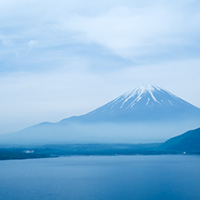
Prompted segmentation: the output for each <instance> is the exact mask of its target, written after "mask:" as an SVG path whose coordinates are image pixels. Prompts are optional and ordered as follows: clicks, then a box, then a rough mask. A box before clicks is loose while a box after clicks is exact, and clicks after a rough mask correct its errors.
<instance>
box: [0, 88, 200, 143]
mask: <svg viewBox="0 0 200 200" xmlns="http://www.w3.org/2000/svg"><path fill="white" fill-rule="evenodd" d="M199 125H200V109H199V108H197V107H195V106H193V105H192V104H190V103H188V102H186V101H184V100H183V99H181V98H179V97H177V96H175V95H174V94H172V93H170V92H168V91H167V90H164V89H162V88H160V87H157V86H140V87H138V88H136V89H135V90H133V91H130V92H127V93H124V94H122V95H121V96H119V97H117V98H116V99H114V100H112V101H111V102H109V103H107V104H105V105H104V106H101V107H99V108H97V109H95V110H93V111H91V112H89V113H87V114H85V115H81V116H73V117H70V118H66V119H63V120H61V121H59V122H57V123H48V122H45V123H41V124H38V125H35V126H32V127H29V128H26V129H24V130H22V131H19V132H16V133H11V134H4V135H1V136H0V144H52V143H54V144H55V143H57V144H58V143H146V142H148V143H149V142H163V141H165V140H167V139H168V138H171V137H174V136H176V135H177V134H179V133H181V132H185V131H187V130H189V129H194V128H197V127H199Z"/></svg>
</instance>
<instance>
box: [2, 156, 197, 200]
mask: <svg viewBox="0 0 200 200" xmlns="http://www.w3.org/2000/svg"><path fill="white" fill-rule="evenodd" d="M82 199H83V200H157V199H158V200H199V199H200V156H188V155H173V156H166V155H163V156H77V157H76V156H74V157H60V158H53V159H32V160H10V161H0V200H82Z"/></svg>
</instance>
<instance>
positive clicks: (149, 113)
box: [64, 85, 200, 122]
mask: <svg viewBox="0 0 200 200" xmlns="http://www.w3.org/2000/svg"><path fill="white" fill-rule="evenodd" d="M192 117H200V109H199V108H197V107H195V106H193V105H192V104H190V103H188V102H186V101H184V100H183V99H181V98H179V97H177V96H175V95H174V94H172V93H170V92H168V91H167V90H164V89H162V88H160V87H158V86H152V85H147V86H140V87H138V88H136V89H134V90H133V91H129V92H127V93H124V94H122V95H120V96H119V97H117V98H116V99H114V100H113V101H111V102H109V103H107V104H105V105H104V106H102V107H100V108H97V109H96V110H94V111H92V112H90V113H88V114H86V115H82V116H79V117H76V119H77V118H78V119H80V120H83V121H90V122H91V121H108V122H109V121H129V122H130V121H132V122H134V121H145V120H173V119H174V118H176V119H182V118H192ZM73 119H74V118H73ZM73 119H72V120H73ZM64 121H65V120H64Z"/></svg>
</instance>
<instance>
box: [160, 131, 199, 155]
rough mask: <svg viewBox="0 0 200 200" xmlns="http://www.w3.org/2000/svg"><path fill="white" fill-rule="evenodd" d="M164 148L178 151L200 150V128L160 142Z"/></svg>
mask: <svg viewBox="0 0 200 200" xmlns="http://www.w3.org/2000/svg"><path fill="white" fill-rule="evenodd" d="M162 148H163V149H165V150H171V151H178V152H180V151H181V152H186V153H187V152H200V128H198V129H195V130H191V131H188V132H186V133H184V134H182V135H179V136H177V137H174V138H171V139H169V140H167V141H166V142H165V143H164V144H162Z"/></svg>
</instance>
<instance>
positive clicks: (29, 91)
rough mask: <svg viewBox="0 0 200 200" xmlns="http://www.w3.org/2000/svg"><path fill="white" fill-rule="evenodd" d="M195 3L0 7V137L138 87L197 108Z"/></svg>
mask: <svg viewBox="0 0 200 200" xmlns="http://www.w3.org/2000/svg"><path fill="white" fill-rule="evenodd" d="M199 77H200V1H199V0H176V1H174V0H152V1H149V0H140V1H138V0H126V1H123V0H101V1H94V0H73V1H71V0H42V1H41V0H40V1H39V0H17V1H16V0H6V1H0V112H1V115H0V133H3V132H9V131H13V130H17V129H21V128H24V127H26V126H29V125H32V124H35V123H38V122H42V121H58V120H60V119H62V118H66V117H68V116H71V115H79V114H83V113H86V112H88V111H90V110H92V109H94V108H96V107H98V106H100V105H102V104H104V103H106V102H107V101H109V100H112V99H113V98H115V97H116V96H118V95H120V94H121V93H124V92H126V91H128V90H131V89H134V88H135V87H137V86H138V85H141V84H155V85H159V86H160V87H164V88H165V89H168V90H170V91H171V92H173V93H175V94H176V95H178V96H180V97H182V98H184V99H185V100H187V101H189V102H190V103H193V104H194V105H196V106H199V107H200V78H199Z"/></svg>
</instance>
